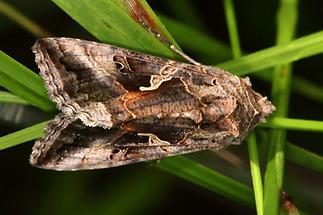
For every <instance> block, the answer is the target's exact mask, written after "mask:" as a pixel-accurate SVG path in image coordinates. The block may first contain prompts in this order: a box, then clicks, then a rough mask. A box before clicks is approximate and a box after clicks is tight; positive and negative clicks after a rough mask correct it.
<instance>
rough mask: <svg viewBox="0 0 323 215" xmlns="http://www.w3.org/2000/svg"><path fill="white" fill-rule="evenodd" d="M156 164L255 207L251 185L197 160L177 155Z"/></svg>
mask: <svg viewBox="0 0 323 215" xmlns="http://www.w3.org/2000/svg"><path fill="white" fill-rule="evenodd" d="M156 166H157V167H158V168H161V169H162V170H165V171H167V172H170V173H172V174H174V175H176V176H178V177H180V178H183V179H185V180H187V181H190V182H192V183H194V184H197V185H199V186H202V187H204V188H206V189H209V190H211V191H214V192H216V193H219V194H220V195H223V196H225V197H227V198H229V199H232V200H234V201H236V202H239V203H241V204H243V205H246V206H249V207H254V199H253V195H252V189H251V188H250V187H248V186H246V185H244V184H242V183H241V182H238V181H236V180H233V179H231V178H229V177H227V176H224V175H222V174H220V173H218V172H216V171H214V170H212V169H209V168H208V167H205V166H203V165H201V164H199V163H197V162H194V161H191V160H189V159H186V158H184V157H182V156H176V157H171V158H165V159H162V160H161V161H160V162H159V163H158V164H156Z"/></svg>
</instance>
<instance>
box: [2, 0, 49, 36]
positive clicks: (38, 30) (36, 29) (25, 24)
mask: <svg viewBox="0 0 323 215" xmlns="http://www.w3.org/2000/svg"><path fill="white" fill-rule="evenodd" d="M0 13H2V14H4V15H5V16H7V17H8V18H9V19H11V20H12V21H14V22H16V23H17V24H18V25H19V26H21V27H22V28H24V29H25V30H27V31H28V32H30V33H31V34H33V35H34V36H35V37H37V38H42V37H49V36H50V33H48V32H47V31H46V30H45V29H43V28H42V27H41V26H39V25H37V24H36V23H35V22H33V21H32V20H30V19H29V18H28V17H27V16H25V15H24V14H22V13H21V12H20V11H18V10H17V9H16V8H14V7H12V6H11V5H9V4H7V3H6V2H4V1H0Z"/></svg>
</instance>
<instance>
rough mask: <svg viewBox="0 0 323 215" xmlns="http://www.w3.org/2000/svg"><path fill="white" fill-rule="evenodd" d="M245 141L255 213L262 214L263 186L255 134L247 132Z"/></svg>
mask: <svg viewBox="0 0 323 215" xmlns="http://www.w3.org/2000/svg"><path fill="white" fill-rule="evenodd" d="M247 141H248V151H249V157H250V170H251V176H252V183H253V189H254V195H255V202H256V209H257V214H258V215H262V214H263V213H264V212H263V207H264V200H263V199H264V194H263V188H262V179H261V171H260V164H259V156H258V149H257V141H256V135H255V133H254V132H251V133H250V134H249V137H248V140H247Z"/></svg>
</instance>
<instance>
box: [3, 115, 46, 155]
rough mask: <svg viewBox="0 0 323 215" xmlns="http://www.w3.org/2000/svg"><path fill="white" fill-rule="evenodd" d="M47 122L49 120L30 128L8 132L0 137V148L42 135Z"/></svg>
mask: <svg viewBox="0 0 323 215" xmlns="http://www.w3.org/2000/svg"><path fill="white" fill-rule="evenodd" d="M47 123H48V121H46V122H42V123H38V124H36V125H33V126H30V127H28V128H24V129H22V130H20V131H16V132H13V133H11V134H7V135H5V136H2V137H0V150H3V149H6V148H9V147H13V146H16V145H18V144H21V143H25V142H27V141H30V140H34V139H36V138H39V137H42V136H43V130H44V128H45V126H46V125H47Z"/></svg>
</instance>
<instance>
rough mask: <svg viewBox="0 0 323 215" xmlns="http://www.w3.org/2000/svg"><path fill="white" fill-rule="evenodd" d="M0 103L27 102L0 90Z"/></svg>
mask: <svg viewBox="0 0 323 215" xmlns="http://www.w3.org/2000/svg"><path fill="white" fill-rule="evenodd" d="M0 103H13V104H23V105H27V104H29V103H28V102H27V101H26V100H24V99H22V98H20V97H19V96H16V95H14V94H12V93H9V92H6V91H0Z"/></svg>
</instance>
